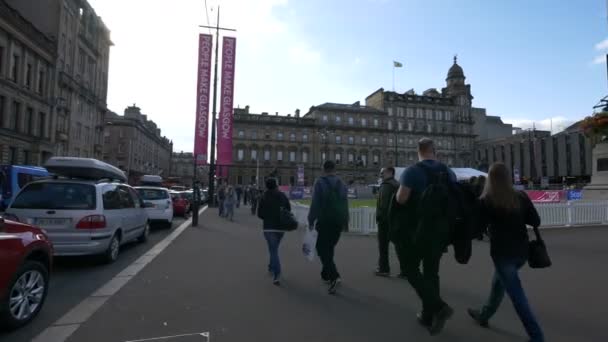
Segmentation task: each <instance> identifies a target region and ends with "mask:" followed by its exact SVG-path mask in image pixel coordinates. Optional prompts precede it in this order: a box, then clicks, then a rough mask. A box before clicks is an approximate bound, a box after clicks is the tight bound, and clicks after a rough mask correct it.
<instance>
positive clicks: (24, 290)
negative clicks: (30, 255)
mask: <svg viewBox="0 0 608 342" xmlns="http://www.w3.org/2000/svg"><path fill="white" fill-rule="evenodd" d="M48 283H49V271H48V269H47V268H46V267H45V266H44V265H43V264H41V263H39V262H36V261H26V262H25V263H24V264H23V265H22V266H21V268H20V269H19V270H18V271H17V273H16V274H15V276H14V277H13V280H12V281H11V282H10V283H9V285H8V292H7V296H6V299H5V300H3V301H2V302H1V303H0V305H1V307H0V328H2V329H3V330H13V329H16V328H18V327H20V326H22V325H24V324H26V323H27V322H29V321H31V320H32V319H33V318H34V317H36V315H37V314H38V312H40V309H41V308H42V305H43V304H44V300H45V299H46V295H47V291H48Z"/></svg>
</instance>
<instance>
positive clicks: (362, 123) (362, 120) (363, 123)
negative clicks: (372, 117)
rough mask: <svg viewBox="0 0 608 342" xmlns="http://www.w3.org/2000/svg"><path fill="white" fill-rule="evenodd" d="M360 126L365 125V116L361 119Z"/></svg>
mask: <svg viewBox="0 0 608 342" xmlns="http://www.w3.org/2000/svg"><path fill="white" fill-rule="evenodd" d="M361 126H364V127H365V126H367V119H366V118H363V119H361Z"/></svg>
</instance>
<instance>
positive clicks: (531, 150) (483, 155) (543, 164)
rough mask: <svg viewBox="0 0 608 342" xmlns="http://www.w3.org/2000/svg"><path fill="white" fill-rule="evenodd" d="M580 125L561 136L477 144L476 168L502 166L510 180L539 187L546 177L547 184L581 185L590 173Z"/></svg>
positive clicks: (534, 133) (526, 134)
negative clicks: (501, 163) (508, 170)
mask: <svg viewBox="0 0 608 342" xmlns="http://www.w3.org/2000/svg"><path fill="white" fill-rule="evenodd" d="M579 125H580V122H579V123H575V124H574V125H572V126H570V127H568V128H567V129H566V130H564V131H563V132H560V133H557V134H554V135H551V132H549V131H538V130H528V131H522V132H520V133H518V134H515V135H512V136H510V137H507V138H499V139H490V140H485V141H480V142H478V143H477V146H476V149H475V158H476V164H477V165H478V167H479V168H480V169H487V167H488V166H489V165H491V164H492V163H493V162H497V161H499V162H503V163H505V164H506V165H507V166H509V167H510V168H511V170H512V172H513V176H514V180H515V181H518V178H519V181H521V182H525V181H528V180H532V181H533V182H535V183H540V180H541V179H542V177H548V180H549V182H550V183H559V184H561V183H585V182H588V181H589V179H590V176H591V171H592V162H591V160H592V158H591V157H592V154H591V144H590V141H589V139H587V138H586V137H585V136H584V135H583V133H582V131H581V129H580V128H579Z"/></svg>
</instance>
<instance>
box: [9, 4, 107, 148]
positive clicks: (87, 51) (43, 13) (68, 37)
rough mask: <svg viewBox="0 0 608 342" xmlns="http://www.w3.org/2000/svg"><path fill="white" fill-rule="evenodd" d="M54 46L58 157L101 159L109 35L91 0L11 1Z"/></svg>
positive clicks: (49, 75)
mask: <svg viewBox="0 0 608 342" xmlns="http://www.w3.org/2000/svg"><path fill="white" fill-rule="evenodd" d="M6 1H7V2H8V3H9V5H10V6H12V7H13V8H15V9H16V10H17V11H18V12H19V13H20V14H21V15H22V16H23V17H24V18H26V19H27V20H28V21H30V22H31V23H32V24H33V25H34V26H35V27H37V28H38V29H39V30H40V31H42V32H43V33H44V34H45V35H46V36H48V37H50V38H51V39H52V41H53V45H54V46H53V52H54V55H56V58H55V61H54V64H55V68H54V70H53V73H51V72H49V73H47V74H44V73H43V74H42V76H43V77H44V78H45V82H48V83H52V84H50V87H51V89H52V90H51V91H52V95H51V96H52V99H53V120H52V123H51V125H50V126H51V132H52V133H51V134H53V135H54V138H55V151H54V152H55V154H57V155H68V156H74V157H93V158H98V159H101V158H102V154H103V128H104V118H105V115H106V112H107V111H108V110H107V104H106V99H107V91H108V63H109V55H110V46H112V42H111V40H110V31H109V30H108V28H107V27H106V26H105V24H104V23H103V21H102V20H101V18H100V17H99V16H97V14H96V13H95V10H94V9H93V8H92V7H91V6H90V5H89V3H88V2H87V1H86V0H6Z"/></svg>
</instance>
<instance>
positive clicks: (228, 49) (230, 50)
mask: <svg viewBox="0 0 608 342" xmlns="http://www.w3.org/2000/svg"><path fill="white" fill-rule="evenodd" d="M235 54H236V38H234V37H224V40H223V42H222V91H221V96H220V106H221V107H220V117H219V120H218V121H217V132H218V135H217V164H218V165H226V166H227V165H232V126H233V121H234V115H233V108H234V107H233V102H234V59H235ZM220 172H221V173H220V175H219V176H220V177H227V175H228V168H227V167H222V168H221V171H220Z"/></svg>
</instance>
